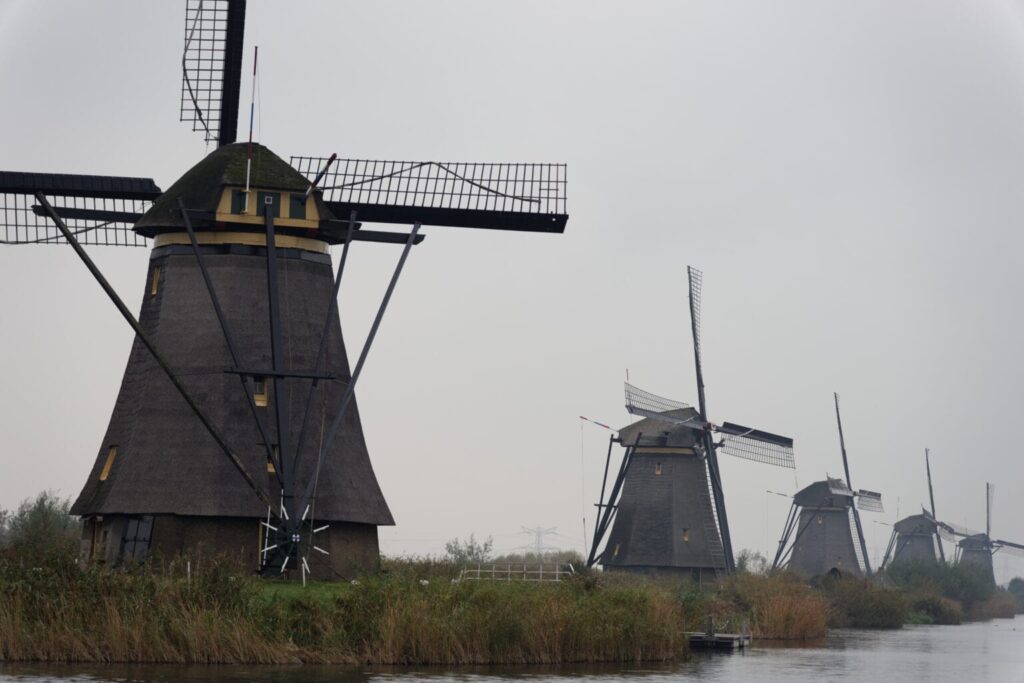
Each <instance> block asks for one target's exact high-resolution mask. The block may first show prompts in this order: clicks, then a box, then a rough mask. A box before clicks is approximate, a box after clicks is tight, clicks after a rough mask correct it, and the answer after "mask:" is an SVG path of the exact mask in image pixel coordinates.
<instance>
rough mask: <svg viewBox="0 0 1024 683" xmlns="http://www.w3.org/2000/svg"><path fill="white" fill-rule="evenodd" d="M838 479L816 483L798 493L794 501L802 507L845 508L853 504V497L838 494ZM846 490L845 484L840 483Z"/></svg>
mask: <svg viewBox="0 0 1024 683" xmlns="http://www.w3.org/2000/svg"><path fill="white" fill-rule="evenodd" d="M836 482H837V480H836V479H825V480H824V481H816V482H814V483H813V484H810V485H808V486H805V487H804V488H802V489H800V490H799V491H797V492H796V495H795V496H793V501H794V502H795V503H796V504H797V505H799V506H800V507H805V508H814V507H819V506H821V507H831V506H832V505H834V506H835V507H843V506H846V505H851V504H852V503H853V496H850V495H846V494H843V493H837V492H836V491H837V488H836V486H835V483H836ZM840 483H841V484H842V486H843V488H846V484H845V482H840Z"/></svg>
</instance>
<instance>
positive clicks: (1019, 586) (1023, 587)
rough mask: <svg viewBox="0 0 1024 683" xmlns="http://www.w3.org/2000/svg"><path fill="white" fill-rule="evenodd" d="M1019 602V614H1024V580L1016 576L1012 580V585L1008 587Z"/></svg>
mask: <svg viewBox="0 0 1024 683" xmlns="http://www.w3.org/2000/svg"><path fill="white" fill-rule="evenodd" d="M1006 588H1007V590H1009V591H1010V595H1012V596H1013V597H1014V598H1016V600H1017V614H1024V579H1022V578H1021V577H1019V576H1015V577H1014V578H1012V579H1010V585H1009V586H1007V587H1006Z"/></svg>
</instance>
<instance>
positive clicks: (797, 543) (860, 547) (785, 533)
mask: <svg viewBox="0 0 1024 683" xmlns="http://www.w3.org/2000/svg"><path fill="white" fill-rule="evenodd" d="M834 399H835V406H836V426H837V427H838V428H839V448H840V452H841V453H842V456H843V472H844V474H845V479H833V478H832V477H828V476H827V475H826V478H825V479H824V480H823V481H816V482H814V483H813V484H811V485H810V486H807V487H805V488H803V489H801V490H800V491H797V493H796V495H794V496H793V504H792V505H791V506H790V509H789V515H788V516H787V517H786V523H785V525H783V528H782V536H781V538H780V539H779V546H778V550H777V551H776V553H775V560H774V561H773V562H772V567H773V568H775V569H778V568H781V567H785V568H788V569H792V570H793V571H795V572H798V573H800V574H802V575H804V576H806V577H808V578H814V577H817V576H821V575H822V574H833V575H834V574H865V575H868V576H870V575H871V563H870V561H869V560H868V549H867V543H866V542H865V540H864V528H863V527H862V525H861V521H860V513H859V511H858V510H859V509H861V510H868V511H871V512H882V510H883V509H882V494H880V493H878V492H877V491H868V490H865V489H859V490H857V491H854V489H853V484H852V483H851V482H850V461H849V458H848V457H847V454H846V440H845V437H844V436H843V421H842V419H841V417H840V415H839V395H838V394H835V395H834Z"/></svg>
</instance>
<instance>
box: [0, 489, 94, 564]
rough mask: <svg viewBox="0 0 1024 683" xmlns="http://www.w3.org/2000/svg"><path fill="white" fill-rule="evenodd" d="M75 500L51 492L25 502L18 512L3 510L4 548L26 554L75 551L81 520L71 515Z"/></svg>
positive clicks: (1, 537) (0, 517)
mask: <svg viewBox="0 0 1024 683" xmlns="http://www.w3.org/2000/svg"><path fill="white" fill-rule="evenodd" d="M70 508H71V501H69V500H67V499H65V498H61V497H59V496H58V495H57V494H55V493H53V492H51V491H43V492H42V493H40V494H39V495H37V496H36V497H35V498H34V499H26V500H24V501H22V502H21V504H20V505H19V506H18V509H17V510H16V511H14V513H10V512H7V511H6V510H4V511H0V548H10V549H14V550H17V551H19V552H21V553H23V554H25V555H38V554H40V553H50V552H57V553H61V552H68V551H71V552H74V548H75V547H76V546H77V542H78V534H79V527H78V518H77V517H72V516H71V515H70V514H68V510H69V509H70Z"/></svg>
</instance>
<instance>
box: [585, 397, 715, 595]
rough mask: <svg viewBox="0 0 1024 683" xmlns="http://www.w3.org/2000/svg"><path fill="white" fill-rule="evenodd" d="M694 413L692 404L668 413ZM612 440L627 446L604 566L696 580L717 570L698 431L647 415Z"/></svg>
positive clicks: (682, 415)
mask: <svg viewBox="0 0 1024 683" xmlns="http://www.w3.org/2000/svg"><path fill="white" fill-rule="evenodd" d="M694 416H696V411H695V410H694V409H692V408H690V409H688V410H680V411H675V413H674V417H677V418H681V419H688V418H692V417H694ZM619 439H620V440H621V441H622V442H623V443H630V444H635V447H634V448H633V451H632V455H631V457H630V463H629V471H628V472H627V473H626V475H625V477H624V480H623V485H622V494H621V497H620V498H619V503H618V510H617V512H616V515H615V521H614V524H613V526H612V529H611V533H610V534H609V537H608V543H607V549H606V551H605V554H604V558H603V560H602V565H603V566H604V567H605V569H607V570H612V571H631V572H637V573H643V574H648V575H653V576H677V577H678V576H685V577H689V578H693V579H694V580H696V581H702V580H705V579H710V578H714V576H716V575H717V574H718V573H719V572H723V571H725V570H726V565H725V556H724V551H723V547H722V539H721V537H720V535H719V531H718V526H717V523H716V520H715V512H714V506H713V503H712V500H711V494H710V490H709V485H708V471H707V459H706V458H705V457H704V456H703V454H702V449H701V444H700V438H699V434H698V433H697V432H694V431H693V430H692V429H686V428H683V427H673V425H672V424H670V423H666V422H664V421H661V420H657V419H653V418H647V419H644V420H640V421H638V422H635V423H633V424H631V425H629V426H628V427H625V428H624V429H622V430H620V431H619ZM638 439H639V440H638Z"/></svg>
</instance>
